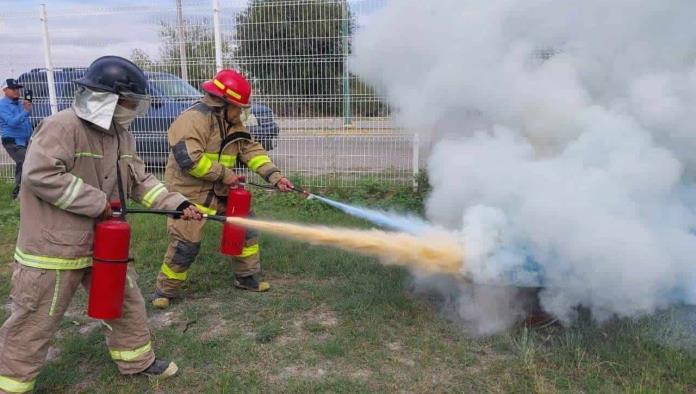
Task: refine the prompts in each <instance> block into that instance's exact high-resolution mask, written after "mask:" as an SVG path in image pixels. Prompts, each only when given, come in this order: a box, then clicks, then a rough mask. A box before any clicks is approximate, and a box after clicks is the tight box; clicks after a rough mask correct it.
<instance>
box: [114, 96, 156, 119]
mask: <svg viewBox="0 0 696 394" xmlns="http://www.w3.org/2000/svg"><path fill="white" fill-rule="evenodd" d="M151 103H152V97H151V96H150V95H149V94H137V93H132V92H123V93H121V94H119V97H118V104H119V105H120V106H123V107H126V108H128V109H130V110H133V111H135V113H136V117H139V116H143V115H145V114H146V113H147V110H148V109H149V108H150V104H151Z"/></svg>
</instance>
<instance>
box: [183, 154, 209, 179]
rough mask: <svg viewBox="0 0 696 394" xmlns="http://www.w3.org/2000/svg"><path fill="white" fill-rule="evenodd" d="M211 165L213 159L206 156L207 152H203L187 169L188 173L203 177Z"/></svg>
mask: <svg viewBox="0 0 696 394" xmlns="http://www.w3.org/2000/svg"><path fill="white" fill-rule="evenodd" d="M212 166H213V161H212V160H210V158H208V156H207V154H204V155H203V156H202V157H201V158H200V160H198V163H196V165H195V166H193V168H192V169H191V170H190V171H189V174H191V175H193V176H195V177H196V178H201V177H204V176H205V175H206V174H208V172H209V171H210V168H211V167H212Z"/></svg>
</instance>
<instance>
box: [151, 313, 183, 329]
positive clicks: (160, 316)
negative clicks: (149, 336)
mask: <svg viewBox="0 0 696 394" xmlns="http://www.w3.org/2000/svg"><path fill="white" fill-rule="evenodd" d="M181 321H182V320H181V314H180V313H179V312H176V311H167V312H160V313H155V314H154V315H152V316H150V318H149V319H147V322H148V325H149V326H150V329H152V330H158V329H161V328H165V327H169V326H172V325H174V324H179V323H181Z"/></svg>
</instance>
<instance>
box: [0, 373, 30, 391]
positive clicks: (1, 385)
mask: <svg viewBox="0 0 696 394" xmlns="http://www.w3.org/2000/svg"><path fill="white" fill-rule="evenodd" d="M34 382H36V381H35V380H32V381H30V382H20V381H19V380H14V379H10V378H8V377H6V376H2V375H0V389H2V390H4V391H7V392H8V393H26V392H27V391H31V390H33V389H34Z"/></svg>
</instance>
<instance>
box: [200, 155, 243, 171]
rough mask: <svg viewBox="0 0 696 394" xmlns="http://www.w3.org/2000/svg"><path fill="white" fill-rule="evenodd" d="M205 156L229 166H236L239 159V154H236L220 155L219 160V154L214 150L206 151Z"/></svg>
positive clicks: (214, 161)
mask: <svg viewBox="0 0 696 394" xmlns="http://www.w3.org/2000/svg"><path fill="white" fill-rule="evenodd" d="M203 156H205V157H207V158H208V160H210V161H212V162H213V163H220V164H221V165H223V166H224V167H227V168H232V167H234V163H235V161H236V160H237V156H235V155H220V158H219V160H218V154H217V153H212V152H206V153H204V154H203Z"/></svg>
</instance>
